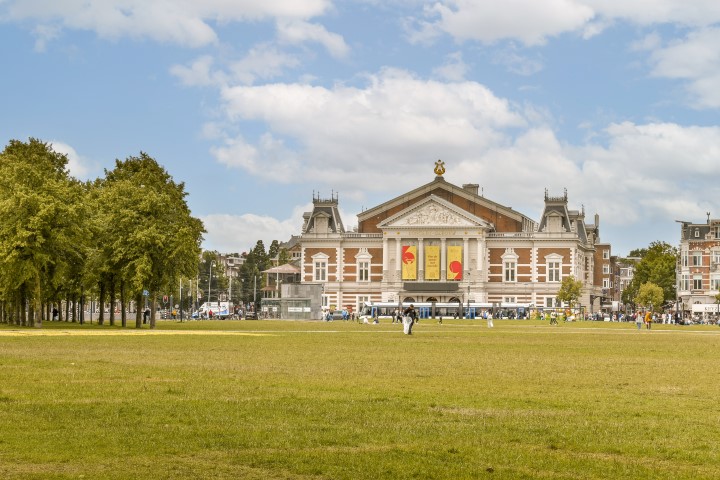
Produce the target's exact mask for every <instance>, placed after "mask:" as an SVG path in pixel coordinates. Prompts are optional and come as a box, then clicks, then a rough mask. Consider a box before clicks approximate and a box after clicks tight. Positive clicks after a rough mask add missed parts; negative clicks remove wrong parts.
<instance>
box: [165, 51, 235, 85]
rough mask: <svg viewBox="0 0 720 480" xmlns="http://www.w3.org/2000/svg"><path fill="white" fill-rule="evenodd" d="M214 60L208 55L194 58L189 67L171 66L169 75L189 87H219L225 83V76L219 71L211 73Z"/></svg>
mask: <svg viewBox="0 0 720 480" xmlns="http://www.w3.org/2000/svg"><path fill="white" fill-rule="evenodd" d="M213 63H214V59H213V57H211V56H210V55H203V56H201V57H198V58H196V59H195V60H194V61H193V62H192V63H191V64H190V65H189V66H185V65H173V66H172V67H170V73H172V74H173V75H175V76H176V77H178V78H179V79H180V81H181V82H182V83H183V85H186V86H189V87H198V86H200V87H204V86H210V85H216V86H221V85H225V84H226V83H227V76H226V75H225V74H224V73H222V72H219V71H212V67H213Z"/></svg>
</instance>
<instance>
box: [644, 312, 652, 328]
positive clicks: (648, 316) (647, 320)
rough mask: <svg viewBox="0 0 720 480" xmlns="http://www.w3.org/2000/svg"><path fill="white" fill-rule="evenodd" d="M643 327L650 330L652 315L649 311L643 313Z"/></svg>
mask: <svg viewBox="0 0 720 480" xmlns="http://www.w3.org/2000/svg"><path fill="white" fill-rule="evenodd" d="M645 327H646V328H647V329H648V330H650V329H651V327H652V313H650V310H648V311H647V312H645Z"/></svg>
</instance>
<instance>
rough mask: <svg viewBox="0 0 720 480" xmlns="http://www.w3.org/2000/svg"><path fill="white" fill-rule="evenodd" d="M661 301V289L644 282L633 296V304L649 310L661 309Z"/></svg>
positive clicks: (662, 293) (662, 297) (662, 296)
mask: <svg viewBox="0 0 720 480" xmlns="http://www.w3.org/2000/svg"><path fill="white" fill-rule="evenodd" d="M663 300H664V292H663V289H662V288H661V287H660V286H659V285H655V284H654V283H652V282H646V283H643V284H642V285H640V288H639V289H638V293H637V295H635V302H634V303H635V304H636V305H642V306H643V307H645V308H647V309H649V310H652V311H658V310H661V309H662V305H663Z"/></svg>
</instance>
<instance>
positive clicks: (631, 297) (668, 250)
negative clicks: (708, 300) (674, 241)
mask: <svg viewBox="0 0 720 480" xmlns="http://www.w3.org/2000/svg"><path fill="white" fill-rule="evenodd" d="M643 250H644V255H643V256H642V258H641V259H640V261H639V262H638V263H637V264H636V265H635V271H634V273H633V279H632V280H631V281H630V284H629V285H628V286H627V287H626V288H625V290H624V291H623V294H622V300H623V302H625V303H635V298H636V297H637V295H638V293H639V291H640V286H642V285H643V284H645V283H648V282H650V283H653V284H655V285H657V286H659V287H660V288H661V289H662V291H663V299H662V302H661V304H662V303H665V302H669V301H672V302H674V301H675V297H676V289H675V288H676V287H675V282H676V275H675V268H676V265H677V258H678V252H677V248H676V247H673V246H672V245H670V244H668V243H666V242H659V241H656V242H652V243H651V244H650V246H649V247H648V248H647V249H637V250H633V252H637V253H642V252H643Z"/></svg>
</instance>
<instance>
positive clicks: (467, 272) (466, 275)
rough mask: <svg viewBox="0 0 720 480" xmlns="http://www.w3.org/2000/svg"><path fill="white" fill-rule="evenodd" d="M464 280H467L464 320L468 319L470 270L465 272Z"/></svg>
mask: <svg viewBox="0 0 720 480" xmlns="http://www.w3.org/2000/svg"><path fill="white" fill-rule="evenodd" d="M465 278H467V288H468V292H467V311H466V312H465V318H470V270H468V271H466V272H465Z"/></svg>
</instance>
